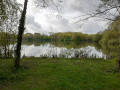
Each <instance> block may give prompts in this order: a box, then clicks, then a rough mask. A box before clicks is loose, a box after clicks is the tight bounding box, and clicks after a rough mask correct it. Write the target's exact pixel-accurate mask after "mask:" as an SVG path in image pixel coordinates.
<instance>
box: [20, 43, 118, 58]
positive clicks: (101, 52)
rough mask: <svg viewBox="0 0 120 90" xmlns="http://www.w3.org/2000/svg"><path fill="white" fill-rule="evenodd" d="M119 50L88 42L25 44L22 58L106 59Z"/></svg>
mask: <svg viewBox="0 0 120 90" xmlns="http://www.w3.org/2000/svg"><path fill="white" fill-rule="evenodd" d="M112 49H113V50H112ZM117 50H118V49H117V46H116V47H115V46H110V45H109V46H106V45H100V44H97V43H86V42H82V43H78V42H24V43H23V45H22V50H21V56H22V57H53V58H54V57H58V58H61V57H62V58H104V59H106V58H112V57H115V56H116V55H117Z"/></svg>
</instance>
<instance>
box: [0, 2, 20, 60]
mask: <svg viewBox="0 0 120 90" xmlns="http://www.w3.org/2000/svg"><path fill="white" fill-rule="evenodd" d="M19 11H20V5H19V4H18V3H17V2H16V0H14V2H13V1H12V0H0V33H1V34H2V35H1V36H0V38H1V41H0V42H1V43H2V44H3V45H4V47H5V49H4V53H5V54H4V58H8V57H9V53H10V52H9V48H10V44H11V40H10V38H9V35H10V34H12V35H13V37H14V38H12V39H13V43H14V41H15V33H16V31H17V24H18V12H19ZM12 48H14V45H13V47H12Z"/></svg>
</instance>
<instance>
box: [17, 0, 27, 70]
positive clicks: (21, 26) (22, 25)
mask: <svg viewBox="0 0 120 90" xmlns="http://www.w3.org/2000/svg"><path fill="white" fill-rule="evenodd" d="M27 4H28V0H25V2H24V9H23V12H22V15H21V18H20V22H19V27H18V37H17V48H16V58H15V68H19V67H20V57H21V45H22V37H23V33H24V30H25V17H26V11H27Z"/></svg>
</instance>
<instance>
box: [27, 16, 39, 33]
mask: <svg viewBox="0 0 120 90" xmlns="http://www.w3.org/2000/svg"><path fill="white" fill-rule="evenodd" d="M27 28H29V29H31V31H33V32H34V31H37V32H38V31H39V30H40V29H41V25H40V24H39V23H38V22H36V21H35V17H34V16H33V15H27Z"/></svg>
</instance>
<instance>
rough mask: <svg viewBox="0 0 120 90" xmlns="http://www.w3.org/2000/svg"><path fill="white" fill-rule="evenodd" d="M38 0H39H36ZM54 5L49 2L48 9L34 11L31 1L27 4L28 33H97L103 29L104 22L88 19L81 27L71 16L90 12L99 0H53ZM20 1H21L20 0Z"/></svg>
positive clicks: (95, 7)
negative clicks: (60, 1)
mask: <svg viewBox="0 0 120 90" xmlns="http://www.w3.org/2000/svg"><path fill="white" fill-rule="evenodd" d="M38 1H39V0H38ZM54 1H55V4H56V5H57V6H58V9H59V10H60V11H61V12H60V13H58V11H57V9H56V6H55V5H53V4H52V3H50V2H49V6H50V7H49V9H46V8H45V9H41V11H40V12H35V11H36V10H35V8H32V6H31V5H32V4H31V2H29V4H28V10H27V22H26V27H27V32H30V33H35V32H39V33H45V34H48V33H49V32H83V33H89V34H90V33H97V32H98V31H101V30H104V29H105V22H103V23H100V22H97V21H98V20H93V19H91V20H89V21H88V22H86V23H85V24H84V26H83V27H80V26H81V25H80V24H79V23H74V21H75V19H73V17H75V16H77V15H83V14H84V13H92V12H94V11H95V10H96V9H97V6H98V5H99V4H100V3H101V1H100V0H62V1H63V2H62V3H58V0H54ZM21 2H22V1H21Z"/></svg>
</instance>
